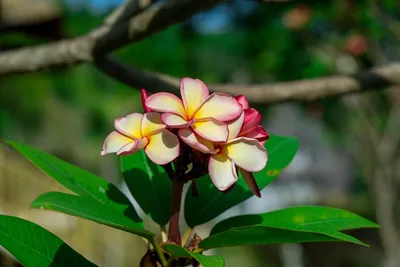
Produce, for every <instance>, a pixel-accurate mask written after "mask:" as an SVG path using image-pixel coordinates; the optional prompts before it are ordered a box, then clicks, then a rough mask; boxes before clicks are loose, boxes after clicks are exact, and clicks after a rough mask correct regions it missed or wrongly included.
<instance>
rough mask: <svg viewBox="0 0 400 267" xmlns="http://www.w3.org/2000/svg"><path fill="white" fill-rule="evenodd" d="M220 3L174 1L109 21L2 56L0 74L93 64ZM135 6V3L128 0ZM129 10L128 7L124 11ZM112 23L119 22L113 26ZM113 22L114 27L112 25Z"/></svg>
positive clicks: (209, 1) (186, 0) (205, 0)
mask: <svg viewBox="0 0 400 267" xmlns="http://www.w3.org/2000/svg"><path fill="white" fill-rule="evenodd" d="M220 1H221V0H196V1H192V0H175V1H166V2H164V3H160V4H158V5H153V6H151V7H150V8H148V9H146V10H145V11H143V12H141V13H139V14H136V15H134V16H133V17H132V18H130V19H121V20H119V19H118V17H119V16H120V15H118V13H123V14H126V13H125V12H122V11H121V10H120V11H118V12H116V15H115V16H116V17H117V18H109V21H108V23H107V22H106V23H103V24H102V25H100V26H99V27H98V28H96V29H94V30H93V31H91V32H90V33H88V34H87V35H85V36H82V37H78V38H75V39H71V40H62V41H59V42H54V43H50V44H46V45H40V46H35V47H31V48H25V49H19V50H15V51H7V52H4V53H0V75H5V74H12V73H24V72H33V71H39V70H43V69H46V68H50V67H55V66H65V65H71V64H77V63H81V62H91V61H93V58H94V57H95V56H103V55H105V54H107V53H109V52H112V51H113V50H115V49H118V48H120V47H122V46H124V45H127V44H129V43H132V42H137V41H140V40H143V39H144V38H146V37H148V36H150V35H152V34H154V33H156V32H158V31H161V30H163V29H166V28H168V27H169V26H171V25H174V24H176V23H179V22H182V21H184V20H185V19H187V18H189V17H190V16H192V15H193V14H196V13H197V12H200V11H202V10H205V9H207V8H210V7H212V6H213V5H215V4H216V3H218V2H220ZM129 2H130V3H132V4H134V3H136V1H129ZM128 7H129V8H130V5H126V6H125V8H126V9H128ZM113 21H116V22H115V23H113ZM110 22H111V24H110Z"/></svg>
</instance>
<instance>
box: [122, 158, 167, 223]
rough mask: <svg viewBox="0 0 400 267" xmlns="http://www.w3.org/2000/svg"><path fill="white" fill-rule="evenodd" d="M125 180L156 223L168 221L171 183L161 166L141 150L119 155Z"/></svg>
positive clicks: (143, 208)
mask: <svg viewBox="0 0 400 267" xmlns="http://www.w3.org/2000/svg"><path fill="white" fill-rule="evenodd" d="M121 171H122V175H123V176H124V179H125V182H126V184H127V186H128V188H129V191H130V192H131V193H132V196H133V197H134V198H135V200H136V201H137V202H138V204H139V205H140V207H141V208H142V210H143V211H144V212H145V213H146V214H147V215H148V216H149V217H150V218H152V219H153V220H154V221H155V222H156V223H158V224H160V225H165V224H167V222H168V218H169V211H170V206H171V192H172V183H171V180H170V179H169V178H168V175H167V174H166V173H165V171H164V169H163V168H162V167H161V166H158V165H156V164H154V163H153V162H152V161H151V160H149V159H148V158H147V156H146V153H145V152H144V151H143V150H141V151H139V152H137V153H135V154H133V155H129V156H123V157H121Z"/></svg>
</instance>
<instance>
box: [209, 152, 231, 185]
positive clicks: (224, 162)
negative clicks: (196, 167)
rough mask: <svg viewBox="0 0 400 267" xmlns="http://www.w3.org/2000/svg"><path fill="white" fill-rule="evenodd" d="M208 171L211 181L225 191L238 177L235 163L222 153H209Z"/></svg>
mask: <svg viewBox="0 0 400 267" xmlns="http://www.w3.org/2000/svg"><path fill="white" fill-rule="evenodd" d="M208 172H209V173H210V178H211V181H212V182H213V184H214V185H215V186H216V187H217V188H218V190H220V191H226V190H227V189H229V188H230V187H231V186H233V185H234V184H235V183H236V181H237V179H238V177H237V173H236V168H235V165H234V164H233V162H232V161H231V160H230V159H229V158H228V157H227V156H226V155H225V154H223V153H218V154H215V155H211V157H210V159H209V161H208Z"/></svg>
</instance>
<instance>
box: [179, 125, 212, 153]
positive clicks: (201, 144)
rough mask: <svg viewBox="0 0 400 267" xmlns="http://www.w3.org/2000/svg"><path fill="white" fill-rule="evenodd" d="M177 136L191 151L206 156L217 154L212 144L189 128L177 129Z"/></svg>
mask: <svg viewBox="0 0 400 267" xmlns="http://www.w3.org/2000/svg"><path fill="white" fill-rule="evenodd" d="M178 135H179V137H180V138H181V140H182V141H183V142H185V143H186V144H187V145H188V146H190V147H192V148H193V149H196V150H198V151H200V152H203V153H207V154H215V153H216V152H217V151H216V150H215V147H214V143H213V142H211V141H209V140H207V139H204V138H203V137H201V136H199V135H197V134H195V133H194V132H193V131H192V129H190V128H183V129H179V131H178Z"/></svg>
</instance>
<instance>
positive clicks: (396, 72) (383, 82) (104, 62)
mask: <svg viewBox="0 0 400 267" xmlns="http://www.w3.org/2000/svg"><path fill="white" fill-rule="evenodd" d="M94 64H95V65H96V66H97V67H98V68H99V69H100V70H101V71H102V72H104V73H106V74H108V75H110V76H111V77H113V78H114V79H116V80H118V81H120V82H122V83H125V84H127V85H129V86H131V87H134V88H137V89H141V88H145V89H146V90H148V91H149V92H153V93H155V92H159V91H167V92H171V93H175V94H177V93H179V79H177V78H175V77H171V76H168V75H164V74H159V73H156V72H151V71H147V70H144V69H140V68H138V67H135V66H132V65H129V66H128V65H125V64H123V63H120V62H118V61H116V60H115V59H113V58H111V57H106V58H102V59H101V60H98V61H95V62H94ZM398 83H400V63H396V64H391V65H387V66H383V67H378V68H374V69H371V70H369V71H365V72H362V73H359V74H357V75H354V76H352V77H351V76H330V77H324V78H319V79H308V80H300V81H293V82H281V83H275V84H255V85H236V84H223V85H221V84H211V85H209V87H210V89H211V90H212V91H219V92H225V93H229V94H233V95H239V94H244V95H245V96H246V97H247V98H248V99H249V101H250V102H253V103H263V104H276V103H281V102H287V101H297V102H307V101H313V100H318V99H321V98H326V97H334V96H340V95H345V94H350V93H356V92H362V91H368V90H375V89H384V88H386V87H388V86H389V85H392V84H398Z"/></svg>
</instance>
